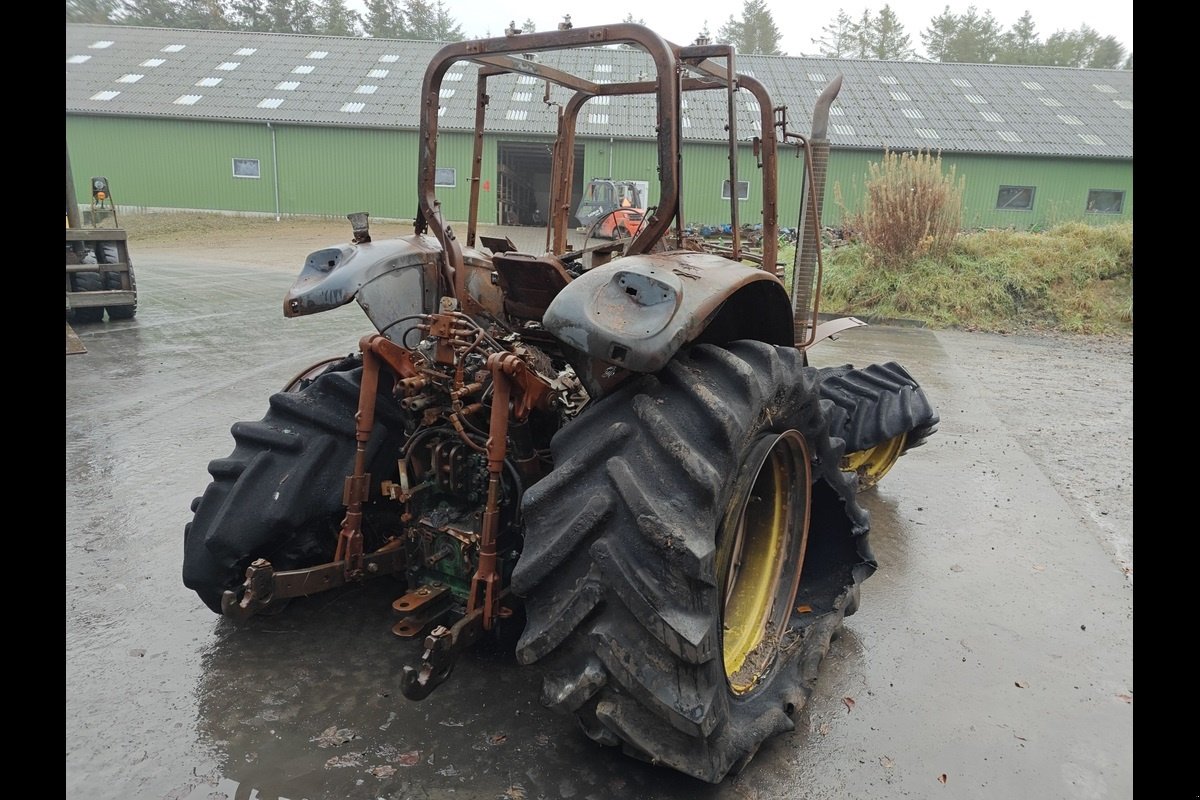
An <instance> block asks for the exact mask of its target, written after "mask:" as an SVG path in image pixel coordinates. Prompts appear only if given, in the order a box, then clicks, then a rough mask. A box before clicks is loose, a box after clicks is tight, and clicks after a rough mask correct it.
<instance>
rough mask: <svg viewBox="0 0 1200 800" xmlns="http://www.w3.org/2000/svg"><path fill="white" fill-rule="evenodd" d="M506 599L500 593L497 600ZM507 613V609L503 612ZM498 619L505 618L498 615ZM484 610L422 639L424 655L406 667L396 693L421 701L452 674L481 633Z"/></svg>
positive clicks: (503, 594) (473, 612)
mask: <svg viewBox="0 0 1200 800" xmlns="http://www.w3.org/2000/svg"><path fill="white" fill-rule="evenodd" d="M507 596H508V590H507V589H505V590H504V591H503V592H501V593H500V597H499V598H498V600H502V599H504V598H505V597H507ZM505 610H507V609H505ZM501 616H507V615H506V614H502V615H501ZM483 620H484V607H483V606H479V607H477V608H476V609H475V610H474V611H470V612H468V613H467V614H466V615H465V616H464V617H463V618H462V619H460V620H459V621H458V622H456V623H454V624H453V625H452V626H450V627H449V628H447V627H446V626H445V625H438V626H437V627H436V628H434V629H433V630H432V631H431V632H430V633H429V635H428V636H426V637H425V652H424V653H422V654H421V663H420V664H419V665H418V666H415V667H414V666H412V665H408V666H405V667H404V672H403V674H402V675H401V676H400V691H401V693H403V695H404V696H405V697H407V698H408V699H409V700H424V699H425V698H426V697H428V696H429V695H430V693H432V692H433V690H434V689H436V688H437V687H438V686H440V685H441V684H442V682H443V681H445V680H446V678H448V677H450V673H451V672H453V671H454V665H455V663H456V662H457V661H458V657H459V655H460V654H461V653H462V651H463V650H465V649H467V647H469V646H470V645H471V644H473V643H474V642H475V640H476V639H478V638H479V634H481V633H482V632H483Z"/></svg>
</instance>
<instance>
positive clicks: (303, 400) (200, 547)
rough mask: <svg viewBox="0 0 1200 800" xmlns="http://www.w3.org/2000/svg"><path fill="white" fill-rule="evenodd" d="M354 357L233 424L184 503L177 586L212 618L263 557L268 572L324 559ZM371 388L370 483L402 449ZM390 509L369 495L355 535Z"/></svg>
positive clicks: (335, 508) (351, 447) (353, 397)
mask: <svg viewBox="0 0 1200 800" xmlns="http://www.w3.org/2000/svg"><path fill="white" fill-rule="evenodd" d="M361 364H362V360H361V358H359V357H357V356H355V357H349V358H346V359H344V360H343V361H341V362H340V363H338V364H336V365H334V366H333V367H330V368H329V369H328V371H326V372H324V373H322V374H321V375H320V376H319V377H317V378H316V379H315V380H314V381H312V383H311V384H309V385H307V386H305V387H304V388H303V389H300V390H296V391H284V392H279V393H277V394H275V395H273V396H272V397H271V399H270V408H269V410H268V411H267V413H266V416H264V417H263V418H262V419H261V420H260V421H258V422H238V423H236V424H234V426H233V429H232V432H233V438H234V443H235V446H234V450H233V452H232V453H231V454H230V455H229V457H227V458H219V459H216V460H214V461H212V462H211V463H210V464H209V465H208V471H209V472H210V473H211V474H212V476H213V481H212V483H210V484H209V485H208V488H207V489H206V490H205V492H204V494H203V496H201V497H197V498H196V499H195V500H194V501H193V502H192V511H193V512H195V513H194V516H193V518H192V521H191V522H189V523H188V524H187V526H186V527H185V528H184V555H183V582H184V584H185V585H186V586H187V587H188V588H190V589H192V590H194V591H195V592H196V593H197V594H198V595H199V596H200V599H201V600H203V601H204V603H205V605H207V606H208V607H209V608H210V609H212V610H213V611H215V612H217V613H220V612H221V595H222V594H223V593H224V592H225V590H226V589H234V588H236V587H237V586H240V585H241V584H242V582H243V580H244V579H245V573H246V567H247V566H249V564H250V562H251V561H253V560H254V559H256V558H265V559H267V560H268V561H270V562H271V565H272V566H273V567H275V569H277V570H285V569H300V568H303V567H308V566H314V565H317V564H321V563H325V562H327V561H330V560H332V558H333V554H334V548H335V546H336V543H337V535H338V531H339V529H340V527H341V521H342V519H343V517H344V516H345V506H344V505H343V504H342V489H343V485H344V483H345V479H346V477H347V476H348V475H350V474H351V472H353V469H354V452H355V446H356V445H355V439H354V431H355V420H354V415H355V412H356V411H357V410H358V395H359V386H360V383H361V380H362V366H361ZM386 383H387V382H386V381H381V382H380V384H381V385H380V392H379V396H378V397H377V399H376V414H375V430H374V433H373V434H372V437H371V441H370V442H369V444H368V450H367V456H368V471H370V472H371V475H372V483H373V485H375V486H378V485H379V480H380V479H382V478H385V477H387V476H388V475H389V474H390V473H391V471H392V470H394V469H395V454H396V451H397V450H398V449H399V446H400V443H401V442H402V441H403V432H404V427H403V420H402V419H401V417H400V411H399V409H398V407H397V406H396V404H395V402H394V401H393V400H392V398H391V397H390V395H389V394H388V390H387V388H386V387H385V386H384V384H386ZM395 505H396V504H395V503H388V502H387V501H382V500H380V499H379V498H378V497H377V496H375V495H373V496H372V498H371V501H370V502H369V503H368V504H367V507H366V508H364V533H365V534H366V535H367V536H368V538H370V537H371V535H372V526H373V525H375V524H377V520H378V519H379V518H380V515H381V514H383V513H384V512H385V511H386V510H390V509H391V507H392V506H395Z"/></svg>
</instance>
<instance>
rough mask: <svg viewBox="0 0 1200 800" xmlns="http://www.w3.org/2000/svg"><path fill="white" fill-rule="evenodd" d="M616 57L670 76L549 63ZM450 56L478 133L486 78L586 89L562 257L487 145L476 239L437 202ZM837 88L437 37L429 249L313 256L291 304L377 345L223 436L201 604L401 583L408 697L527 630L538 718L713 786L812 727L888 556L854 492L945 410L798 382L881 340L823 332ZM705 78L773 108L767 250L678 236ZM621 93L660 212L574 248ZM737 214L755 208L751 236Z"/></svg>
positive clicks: (704, 54)
mask: <svg viewBox="0 0 1200 800" xmlns="http://www.w3.org/2000/svg"><path fill="white" fill-rule="evenodd" d="M619 44H625V45H630V46H632V47H635V48H640V49H641V50H642V51H644V52H645V53H646V54H647V55H648V57H649V59H650V60H651V61H652V62H653V67H654V73H655V74H654V75H652V76H651V77H650V78H649V79H645V80H638V81H636V82H626V83H607V84H605V83H596V82H593V81H592V80H591V79H590V78H588V77H580V76H577V75H574V74H570V73H568V72H567V71H565V70H564V69H562V68H560V67H559V66H556V64H557V63H558V62H556V61H555V60H554V58H553V55H552V54H553V53H555V52H556V51H562V50H569V49H572V48H581V47H598V46H609V45H619ZM529 54H536V55H538V56H539V57H537V58H530V57H529ZM460 61H462V62H471V63H474V64H476V65H478V67H479V69H478V79H477V92H476V102H477V112H476V120H477V125H478V127H479V130H482V128H483V125H484V121H485V119H486V112H487V105H488V82H489V80H492V79H494V78H496V76H499V75H504V74H506V73H519V74H522V75H532V76H534V77H535V78H537V79H540V80H544V81H546V82H547V83H548V84H552V85H555V86H559V87H565V88H566V89H567V90H568V91H569V92H571V93H572V94H571V97H570V99H569V100H568V101H567V102H565V103H564V104H562V105H561V106H559V107H558V111H557V113H558V123H559V124H558V129H559V131H560V133H559V137H558V140H557V142H556V145H555V148H554V154H555V159H554V169H553V174H552V203H551V205H550V214H549V219H548V224H547V242H548V243H549V244H548V247H547V249H546V252H544V253H541V254H533V253H522V252H517V251H516V250H515V248H514V247H513V246H512V243H511V242H510V241H508V240H507V239H504V238H489V237H480V236H478V235H477V233H478V230H477V229H478V206H479V202H478V201H479V187H480V183H481V180H480V178H481V176H480V169H481V167H480V165H481V163H482V158H481V154H482V148H483V139H482V136H481V135H479V131H477V135H476V137H475V148H476V149H475V153H474V155H475V158H474V161H473V164H474V168H473V174H472V177H471V183H470V186H471V205H470V214H469V219H468V220H467V223H466V231H465V236H462V237H461V238H460V234H459V233H458V232H457V231H455V230H454V229H452V227H451V225H450V223H449V221H447V220H446V219H445V217H444V215H443V211H442V208H441V206H440V204H439V202H438V199H437V196H436V193H435V179H434V171H435V166H436V164H437V141H438V138H437V133H438V102H437V98H438V95H439V89H440V87H441V84H442V80H443V78H444V76H445V74H446V72H447V69H448V68H449V67H450V66H451V65H452V64H454V63H455V62H460ZM839 85H840V79H839V80H838V81H835V82H834V83H833V84H831V85H830V86H829V88H828V89H827V90H826V92H825V94H824V95H823V96H822V97H821V99H820V101H819V105H818V108H817V111H816V114H815V118H814V121H813V133H812V135H811V136H804V135H800V134H797V133H795V132H793V131H791V130H790V129H789V127H788V122H787V117H786V110H785V109H783V108H777V107H775V106H774V105H773V104H772V102H771V99H770V97H769V96H768V94H767V90H766V88H765V87H764V86H763V84H762V83H760V82H759V81H757V80H756V79H754V78H752V77H749V76H746V75H739V74H738V72H737V69H736V64H735V54H734V52H733V50H732V48H730V47H728V46H708V45H705V46H689V47H680V46H677V45H673V44H671V43H669V42H666V41H664V40H663V39H661V38H660V37H658V36H657V35H656V34H654V33H653V32H652V31H650V30H649V29H647V28H645V27H643V26H640V25H634V24H618V25H612V26H607V27H591V28H577V29H572V30H560V31H556V32H547V33H532V34H528V35H514V36H509V37H504V38H494V39H485V40H479V41H467V42H461V43H456V44H450V45H447V46H445V47H444V48H442V49H441V50H440V51H439V52H438V53H437V54H436V56H435V57H434V59H433V60H432V62H431V63H430V65H429V66H428V68H427V70H426V72H425V76H424V82H423V87H422V90H423V97H424V101H423V103H422V106H421V107H422V108H423V112H422V118H421V127H420V142H421V143H422V145H421V149H420V152H419V153H418V159H419V183H420V185H419V193H418V207H417V213H416V219H415V226H414V232H413V233H412V235H410V236H404V237H400V238H396V239H390V240H380V241H373V240H372V238H371V235H370V230H369V224H368V223H369V218H368V216H367V214H365V213H356V214H351V215H349V216H350V219H351V223H352V229H353V238H352V241H351V242H349V243H346V244H341V245H336V246H333V247H329V248H327V249H322V250H318V251H316V252H314V253H312V254H311V255H310V256H309V257H308V259H307V261H306V263H305V264H304V267H303V269H302V271H301V274H300V276H299V277H298V279H297V280H296V282H295V284H294V285H293V287H292V289H291V290H290V291H289V293H288V294H287V296H286V298H285V299H284V308H283V310H284V314H285V316H288V317H297V316H303V315H307V314H314V313H318V312H323V311H327V310H330V309H333V308H336V307H338V306H341V305H344V304H346V303H349V302H350V301H352V300H356V301H357V302H358V303H359V305H360V306H361V307H362V309H363V310H364V311H365V312H366V315H367V316H368V318H369V319H370V321H371V323H372V324H373V326H374V328H375V332H374V333H371V334H369V335H367V336H364V337H363V338H362V339H361V340H360V341H359V342H358V346H357V349H356V350H355V351H354V352H353V353H351V354H350V355H348V356H346V357H344V358H336V359H330V360H327V361H324V362H321V363H319V364H316V365H315V366H314V367H312V368H311V369H309V370H306V371H305V372H304V373H303V374H301V375H298V376H296V378H295V379H294V380H293V381H291V382H290V383H289V384H288V385H287V386H286V387H285V388H284V390H283V391H281V392H279V393H277V394H275V395H274V396H273V397H271V398H270V405H269V409H268V411H267V413H266V415H265V416H264V417H263V418H262V419H261V420H259V421H256V422H239V423H236V424H235V425H234V426H233V429H232V433H233V438H234V443H235V444H234V449H233V452H232V453H231V454H230V455H229V456H228V457H226V458H220V459H217V460H215V461H213V462H211V464H210V465H209V472H210V473H211V475H212V479H213V480H212V482H211V483H210V484H209V486H208V488H207V489H206V490H205V492H204V494H203V496H202V497H199V498H197V499H196V501H195V502H194V503H193V506H192V510H193V512H194V516H193V518H192V520H191V522H190V523H189V524H188V525H187V527H186V530H185V542H184V550H185V552H184V563H183V578H184V582H185V583H186V584H187V586H189V587H190V588H192V589H193V590H195V591H196V592H197V593H198V594H199V596H200V598H201V599H202V600H203V601H204V602H205V603H206V604H207V605H208V606H209V607H210V608H211V609H212V610H213V611H215V612H219V613H223V614H226V615H228V616H231V617H234V618H238V619H244V618H246V617H249V616H251V615H254V614H257V613H263V612H267V611H272V610H275V609H278V608H279V607H281V606H282V605H284V604H285V603H286V602H287V601H288V600H289V599H290V598H296V597H302V596H306V595H311V594H314V593H316V592H320V591H324V590H328V589H334V588H335V587H339V586H342V585H344V584H347V583H350V582H355V581H362V580H366V579H369V578H374V577H378V576H384V575H390V576H394V577H395V578H398V579H400V580H401V581H403V588H402V589H398V593H399V592H403V594H402V596H400V597H399V599H397V601H396V602H395V604H394V605H395V608H396V609H397V610H398V611H399V612H400V613H401V614H402V615H403V616H402V618H401V619H400V621H399V622H398V623H397V624H396V626H395V628H394V631H395V632H396V633H397V634H398V635H400V636H405V637H416V638H423V647H422V648H421V650H422V655H421V656H420V658H419V660H418V661H417V662H416V663H414V664H412V665H410V666H408V667H405V668H404V671H403V674H402V675H401V676H400V678H399V680H400V684H401V688H402V690H403V693H404V695H405V696H406V697H408V698H410V699H413V700H420V699H422V698H424V697H426V696H428V695H429V693H430V692H432V691H433V690H434V689H435V688H436V687H437V686H438V685H439V684H441V683H442V682H444V681H445V680H446V679H447V677H448V676H449V675H450V673H451V670H452V668H453V666H454V663H455V660H456V659H457V658H458V657H459V656H460V655H461V654H462V652H463V651H464V650H465V649H466V648H467V647H468V646H469V645H470V644H471V643H472V642H475V641H477V640H479V639H481V637H487V636H493V635H495V634H496V632H497V631H498V630H499V629H500V628H502V627H503V626H504V625H505V624H510V623H511V624H517V625H521V628H520V637H519V640H518V641H517V643H516V658H517V659H518V661H519V662H520V663H522V664H537V665H539V666H540V667H542V668H543V670H544V672H543V674H544V692H543V698H542V699H543V701H544V702H545V703H546V704H548V705H549V706H551V707H554V708H556V709H559V710H561V711H562V712H564V713H566V714H568V715H572V716H574V717H575V718H576V719H577V720H578V722H579V724H580V726H581V727H582V730H583V731H584V732H585V733H586V734H587V735H588V736H589V737H591V738H592V739H594V740H595V741H596V742H598V743H600V744H603V745H616V746H620V747H622V748H623V749H624V750H625V751H626V752H627V753H629V754H631V755H633V756H636V757H638V758H642V759H646V760H649V761H652V762H654V763H658V764H663V765H666V766H669V767H672V768H674V769H676V770H679V771H681V772H684V773H687V774H689V775H692V776H695V777H697V778H700V779H703V780H706V781H711V782H718V781H720V780H722V779H723V778H724V777H725V776H726V775H727V774H728V773H729V772H730V771H731V770H733V769H735V768H740V766H741V765H744V764H745V763H746V762H747V761H748V760H749V759H750V758H751V757H752V756H753V755H754V753H755V752H756V750H757V749H758V748H759V746H760V745H761V744H762V742H763V741H764V740H766V739H767V738H768V737H770V736H772V735H774V734H777V733H779V732H781V731H785V730H789V729H791V728H792V727H793V722H792V718H793V715H794V714H795V713H796V712H797V711H798V710H799V709H800V708H801V707H802V706H803V705H804V703H805V702H806V700H807V698H808V697H809V695H810V694H811V691H812V687H813V684H814V682H815V680H816V667H817V665H818V664H819V663H820V661H821V658H822V657H823V656H824V654H825V652H826V651H827V649H828V647H829V642H830V637H831V635H832V634H833V633H834V632H835V631H836V630H837V629H838V627H839V626H840V625H841V624H842V620H843V618H844V617H845V616H847V615H849V614H852V613H854V612H855V610H856V609H857V607H858V598H859V589H860V585H861V583H862V581H863V580H864V579H866V578H867V577H868V576H869V575H870V574H871V573H872V572H873V571H874V570H875V568H876V562H875V558H874V556H873V555H872V553H871V549H870V546H869V545H868V541H867V533H868V527H869V526H868V517H867V514H866V512H865V511H864V510H863V509H862V508H861V507H860V506H859V504H858V502H857V500H856V497H857V492H858V491H859V490H860V489H861V488H862V487H863V486H865V485H867V484H869V483H870V482H872V481H873V480H875V479H877V478H878V477H880V476H882V474H883V472H885V471H886V470H887V468H888V467H890V466H891V465H892V463H894V461H895V459H896V458H897V457H899V455H900V454H902V453H904V452H906V451H907V450H909V449H911V448H912V447H915V446H917V445H919V444H921V443H922V441H924V439H925V437H926V436H928V435H929V434H930V433H932V432H933V431H934V429H935V426H936V423H937V415H936V413H935V412H934V410H933V408H932V407H931V406H930V404H929V402H928V400H927V399H926V397H925V395H924V393H923V392H922V391H921V389H920V388H919V387H918V386H917V384H916V382H915V381H913V379H912V378H911V377H910V376H909V375H908V374H907V373H906V372H905V371H904V369H903V368H902V367H900V366H899V365H897V364H884V365H873V366H871V367H868V368H866V369H855V368H853V367H850V366H844V367H838V368H833V369H825V370H821V369H817V368H814V367H812V366H809V364H808V360H807V357H806V352H807V350H808V349H809V348H811V347H812V346H813V345H815V344H816V343H818V342H819V341H821V340H822V339H823V338H826V337H828V336H829V335H832V334H834V333H837V332H839V331H842V330H845V329H846V328H848V327H853V326H855V325H859V324H862V323H860V322H859V321H857V320H852V319H848V320H833V321H829V322H824V323H821V324H818V317H817V300H818V296H819V292H818V288H819V285H820V254H819V251H818V247H819V235H818V234H819V231H820V227H819V222H818V219H817V212H818V209H819V207H820V200H821V190H822V187H821V184H822V182H823V174H824V163H825V158H826V156H827V153H828V143H827V142H826V141H825V140H824V138H825V137H824V131H825V125H826V121H827V115H828V111H829V107H830V104H831V103H832V102H833V100H834V97H835V96H836V93H837V90H838V87H839ZM549 91H550V89H549V88H547V96H549ZM699 91H722V92H724V93H725V96H726V98H727V99H728V107H729V109H730V110H731V111H732V109H733V108H734V106H735V104H734V98H735V96H736V95H737V94H738V93H748V95H749V96H750V97H752V98H753V99H754V100H755V101H756V102H757V105H758V108H759V109H760V113H761V132H762V134H763V135H762V136H761V137H756V138H755V139H754V147H755V149H756V151H757V152H758V154H759V161H760V163H761V169H762V176H761V178H762V179H761V181H760V182H761V184H762V186H763V208H764V214H763V219H762V225H763V235H762V238H761V245H762V246H761V249H757V250H756V249H751V248H749V247H746V246H745V245H744V243H743V242H742V241H740V240H739V237H738V236H737V234H736V233H735V235H734V237H733V240H732V242H731V243H726V244H725V245H722V247H721V249H720V250H719V251H717V252H714V251H712V250H711V249H706V245H705V243H704V242H702V241H696V240H693V239H691V238H689V237H688V236H687V235H686V234H685V223H684V220H683V218H682V214H681V204H680V195H681V162H680V140H681V133H682V126H681V113H680V108H681V103H680V101H681V96H682V95H683V93H685V92H699ZM613 95H650V96H653V98H654V100H655V101H656V108H657V114H658V126H657V131H658V173H659V176H660V181H661V183H660V192H659V198H660V199H659V202H658V205H657V206H656V207H652V208H649V209H647V211H646V217H645V220H644V222H643V224H642V225H641V226H640V227H639V229H638V231H637V233H636V235H634V236H632V237H631V238H628V239H619V240H615V241H608V242H602V243H598V244H594V245H593V246H586V247H583V248H582V249H572V248H570V247H568V246H567V233H568V230H569V227H570V214H571V209H570V198H571V186H570V176H571V175H572V174H574V168H573V163H572V162H573V158H574V153H575V147H574V136H575V123H576V120H577V118H578V115H579V113H580V110H581V109H582V108H583V107H584V105H585V104H586V103H587V102H588V101H589V100H590V99H592V98H595V97H608V96H613ZM728 124H729V149H730V154H731V155H732V154H733V153H734V152H736V148H737V146H738V141H739V139H738V133H737V124H736V118H735V117H732V116H731V117H730V119H729V123H728ZM783 148H789V149H792V148H798V150H797V151H796V152H798V154H799V155H800V156H801V157H802V158H803V159H804V163H805V164H806V178H805V182H804V187H803V191H804V202H803V204H802V206H803V214H804V216H803V218H802V221H801V225H802V230H803V231H804V235H803V236H802V237H800V240H799V242H798V251H799V254H798V257H797V262H796V265H795V269H794V272H793V275H794V279H793V281H792V285H791V286H785V285H784V283H783V281H782V280H781V278H780V276H779V275H778V274H777V269H778V267H779V266H780V264H779V262H778V256H779V252H778V248H779V244H778V241H779V236H778V227H777V225H778V223H777V219H776V194H777V177H776V167H777V160H778V158H779V154H780V151H781V149H783ZM729 163H730V168H731V172H732V173H733V174H731V175H730V180H731V185H736V180H737V175H736V164H737V162H736V159H735V158H730V160H729ZM737 212H738V209H737V199H736V198H734V199H732V201H731V204H730V214H731V216H732V221H733V230H734V231H735V232H736V231H738V229H739V224H738V216H737Z"/></svg>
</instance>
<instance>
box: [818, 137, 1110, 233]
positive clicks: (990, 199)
mask: <svg viewBox="0 0 1200 800" xmlns="http://www.w3.org/2000/svg"><path fill="white" fill-rule="evenodd" d="M882 159H883V153H881V152H867V151H848V150H840V151H837V152H835V153H834V155H833V157H832V158H831V159H830V165H829V178H828V186H827V187H826V201H825V217H826V221H830V222H832V221H835V220H837V219H838V218H840V216H841V213H840V209H838V208H837V205H836V201H835V199H834V198H835V195H834V185H835V184H836V185H839V186H840V187H841V189H842V195H843V199H844V200H845V203H846V206H847V207H848V208H851V209H856V208H857V207H858V204H859V203H860V202H861V198H862V193H863V184H864V181H865V179H866V176H867V170H868V166H869V165H870V163H871V162H879V161H881V160H882ZM942 166H943V169H944V170H945V171H948V170H949V169H950V167H953V168H954V170H955V175H956V176H958V177H962V178H965V179H966V181H965V184H964V193H963V215H962V225H963V227H964V228H974V227H984V228H1010V227H1012V228H1019V229H1023V228H1036V227H1046V226H1049V225H1054V224H1057V223H1060V222H1069V221H1072V220H1083V221H1085V222H1090V223H1096V224H1103V223H1107V222H1113V221H1116V220H1127V219H1133V162H1132V161H1119V160H1114V159H1085V158H1072V159H1068V158H1036V157H1033V156H1023V157H1020V158H1016V157H1008V156H1005V157H1001V156H982V155H980V156H976V155H959V154H953V155H943V156H942ZM1001 186H1027V187H1033V189H1034V193H1033V207H1032V208H1031V209H1029V210H1010V209H1004V210H1001V209H997V208H996V200H997V195H998V193H999V190H1000V187H1001ZM1094 189H1095V190H1116V191H1122V192H1125V201H1124V204H1123V208H1122V209H1121V213H1120V214H1095V213H1088V212H1087V211H1086V207H1087V200H1088V192H1089V191H1091V190H1094Z"/></svg>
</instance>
